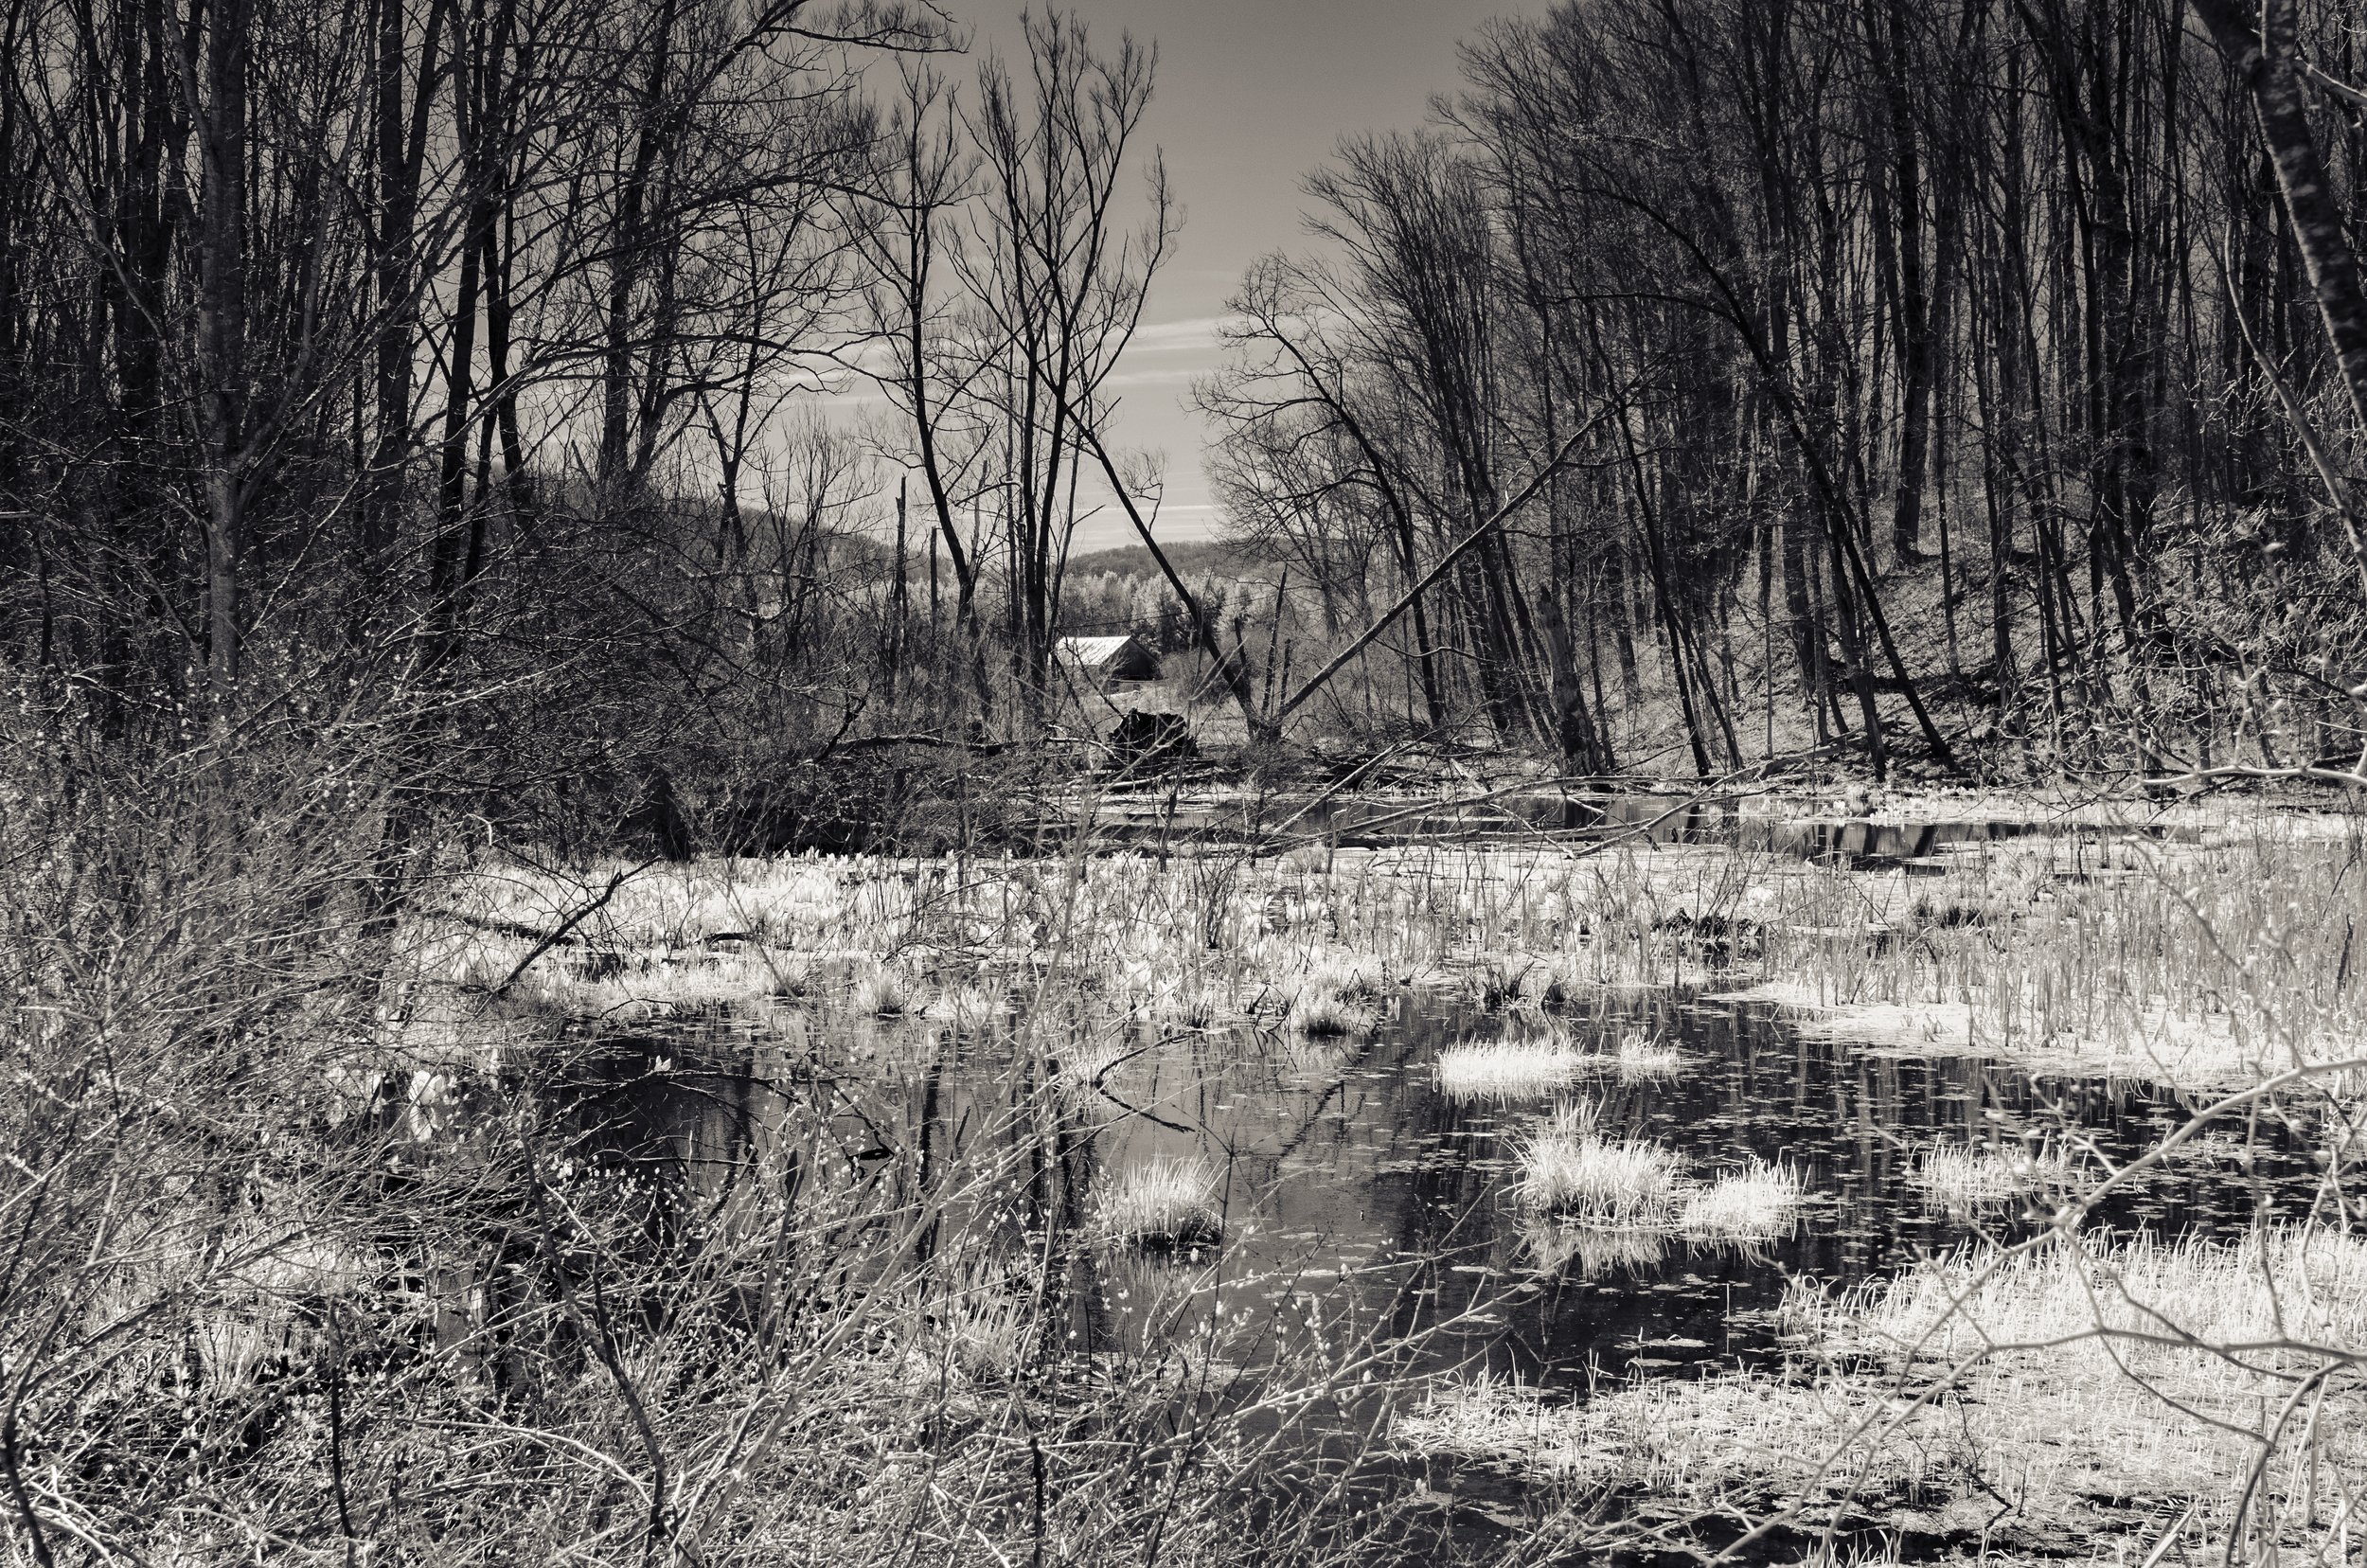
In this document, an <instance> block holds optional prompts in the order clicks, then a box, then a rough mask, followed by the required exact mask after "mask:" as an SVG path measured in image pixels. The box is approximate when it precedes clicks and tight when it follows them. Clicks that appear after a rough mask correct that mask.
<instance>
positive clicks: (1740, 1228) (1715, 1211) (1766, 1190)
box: [1677, 1160, 1808, 1241]
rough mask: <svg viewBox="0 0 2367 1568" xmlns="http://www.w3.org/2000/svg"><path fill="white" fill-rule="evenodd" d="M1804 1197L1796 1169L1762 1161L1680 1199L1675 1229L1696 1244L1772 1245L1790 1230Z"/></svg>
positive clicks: (1804, 1184)
mask: <svg viewBox="0 0 2367 1568" xmlns="http://www.w3.org/2000/svg"><path fill="white" fill-rule="evenodd" d="M1807 1195H1808V1182H1807V1178H1806V1176H1805V1175H1803V1174H1802V1173H1801V1172H1800V1171H1799V1170H1798V1169H1797V1168H1796V1167H1791V1166H1787V1165H1771V1164H1769V1163H1768V1162H1766V1161H1764V1160H1761V1161H1756V1162H1754V1163H1753V1164H1752V1165H1751V1166H1749V1167H1746V1168H1744V1169H1742V1170H1740V1171H1737V1172H1736V1173H1735V1174H1734V1175H1731V1176H1721V1177H1719V1178H1718V1179H1717V1181H1715V1182H1712V1183H1710V1184H1709V1185H1707V1186H1700V1187H1695V1188H1694V1189H1693V1190H1692V1191H1690V1192H1688V1193H1686V1194H1685V1200H1684V1212H1683V1214H1682V1216H1681V1217H1680V1218H1679V1220H1678V1221H1677V1223H1678V1228H1679V1229H1681V1230H1682V1231H1683V1232H1684V1233H1685V1234H1686V1235H1687V1236H1689V1237H1693V1238H1697V1239H1701V1240H1717V1241H1771V1240H1773V1239H1774V1238H1777V1237H1778V1236H1780V1235H1782V1234H1783V1233H1784V1232H1785V1231H1786V1230H1788V1229H1789V1228H1790V1225H1791V1221H1792V1217H1793V1216H1794V1215H1795V1214H1797V1213H1798V1212H1799V1209H1800V1204H1801V1203H1802V1201H1803V1200H1805V1199H1806V1197H1807Z"/></svg>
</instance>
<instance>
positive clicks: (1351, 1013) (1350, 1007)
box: [1281, 957, 1383, 1039]
mask: <svg viewBox="0 0 2367 1568" xmlns="http://www.w3.org/2000/svg"><path fill="white" fill-rule="evenodd" d="M1281 989H1282V992H1283V994H1284V995H1285V996H1286V997H1287V998H1288V1003H1289V1005H1288V1007H1286V1009H1285V1011H1284V1013H1283V1027H1284V1028H1286V1029H1288V1030H1289V1031H1290V1032H1291V1033H1292V1034H1301V1035H1316V1036H1331V1037H1338V1038H1348V1039H1353V1038H1356V1037H1359V1036H1362V1035H1368V1034H1370V1033H1372V1032H1373V1031H1374V1030H1375V1029H1376V1028H1378V1027H1379V1026H1380V1002H1381V998H1382V995H1383V989H1382V983H1381V978H1380V974H1379V971H1378V970H1377V969H1376V968H1375V967H1373V966H1372V965H1370V964H1368V963H1363V962H1359V961H1357V960H1354V959H1346V958H1339V957H1326V958H1320V959H1317V960H1316V961H1315V962H1313V963H1311V964H1309V965H1308V967H1307V968H1306V969H1305V970H1304V971H1301V972H1299V973H1298V974H1296V975H1292V976H1290V977H1288V978H1287V979H1285V980H1284V981H1283V982H1282V986H1281Z"/></svg>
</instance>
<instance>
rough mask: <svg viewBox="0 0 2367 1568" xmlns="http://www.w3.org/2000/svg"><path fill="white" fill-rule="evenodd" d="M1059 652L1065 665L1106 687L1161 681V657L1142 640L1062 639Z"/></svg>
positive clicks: (1129, 637) (1117, 638)
mask: <svg viewBox="0 0 2367 1568" xmlns="http://www.w3.org/2000/svg"><path fill="white" fill-rule="evenodd" d="M1056 651H1057V652H1058V653H1059V658H1060V662H1061V663H1062V664H1065V665H1068V666H1069V667H1071V668H1074V669H1076V670H1077V672H1078V673H1079V674H1081V675H1083V676H1085V677H1086V678H1087V679H1089V680H1092V681H1094V682H1095V683H1097V684H1099V685H1102V686H1110V685H1112V684H1115V683H1117V682H1120V681H1155V680H1157V679H1158V678H1159V655H1158V654H1156V653H1153V652H1152V651H1151V650H1149V649H1148V648H1146V647H1144V646H1143V641H1142V639H1141V638H1140V637H1136V636H1123V637H1062V638H1061V639H1060V641H1059V645H1058V648H1057V650H1056Z"/></svg>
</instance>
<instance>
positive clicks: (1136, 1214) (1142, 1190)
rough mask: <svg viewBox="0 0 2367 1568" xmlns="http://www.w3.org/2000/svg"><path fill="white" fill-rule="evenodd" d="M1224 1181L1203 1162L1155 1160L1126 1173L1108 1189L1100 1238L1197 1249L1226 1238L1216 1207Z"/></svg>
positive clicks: (1104, 1195)
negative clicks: (1103, 1236)
mask: <svg viewBox="0 0 2367 1568" xmlns="http://www.w3.org/2000/svg"><path fill="white" fill-rule="evenodd" d="M1220 1187H1221V1181H1220V1179H1219V1175H1218V1172H1217V1167H1215V1166H1213V1165H1211V1164H1209V1163H1208V1162H1207V1161H1206V1160H1202V1159H1196V1158H1195V1159H1181V1160H1152V1161H1150V1162H1148V1164H1145V1165H1138V1166H1134V1167H1130V1168H1129V1169H1127V1170H1125V1171H1123V1172H1121V1173H1120V1174H1119V1175H1118V1176H1117V1178H1116V1179H1115V1180H1114V1181H1112V1183H1111V1184H1110V1185H1109V1186H1108V1187H1107V1188H1106V1189H1104V1191H1103V1193H1102V1196H1101V1203H1100V1206H1099V1211H1098V1215H1097V1218H1098V1219H1099V1221H1100V1224H1101V1230H1102V1234H1103V1235H1105V1236H1107V1237H1109V1238H1112V1239H1113V1240H1122V1241H1131V1242H1133V1243H1134V1244H1135V1245H1137V1246H1143V1247H1199V1246H1207V1245H1211V1244H1213V1243H1214V1242H1215V1241H1217V1240H1218V1238H1220V1237H1221V1236H1222V1235H1223V1234H1224V1213H1223V1210H1222V1209H1221V1208H1219V1206H1218V1202H1217V1200H1218V1194H1219V1190H1220Z"/></svg>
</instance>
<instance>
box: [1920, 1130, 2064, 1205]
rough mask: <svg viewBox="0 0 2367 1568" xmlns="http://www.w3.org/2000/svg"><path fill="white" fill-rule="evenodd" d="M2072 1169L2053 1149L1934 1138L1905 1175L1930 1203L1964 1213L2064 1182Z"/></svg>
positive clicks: (2009, 1200) (2060, 1184)
mask: <svg viewBox="0 0 2367 1568" xmlns="http://www.w3.org/2000/svg"><path fill="white" fill-rule="evenodd" d="M2072 1174H2073V1172H2072V1166H2071V1162H2070V1161H2069V1160H2068V1159H2066V1158H2065V1157H2064V1156H2063V1155H2061V1154H2059V1153H2056V1152H2053V1151H2046V1150H2042V1151H2039V1152H2036V1153H2034V1152H2032V1151H2031V1150H2029V1149H1984V1148H1975V1147H1970V1146H1967V1145H1963V1144H1933V1145H1931V1147H1930V1148H1928V1149H1925V1150H1924V1151H1923V1153H1922V1154H1921V1155H1920V1156H1919V1157H1918V1158H1917V1159H1916V1161H1915V1165H1914V1168H1913V1170H1911V1171H1909V1172H1908V1173H1907V1181H1908V1185H1911V1186H1913V1187H1914V1188H1915V1189H1916V1190H1917V1191H1918V1192H1920V1193H1922V1194H1923V1202H1924V1203H1925V1205H1926V1206H1927V1207H1930V1208H1934V1209H1941V1210H1945V1211H1947V1212H1949V1213H1955V1214H1963V1213H1968V1212H1970V1211H1972V1210H1974V1209H1979V1208H1986V1207H1991V1206H1994V1205H1996V1204H2000V1203H2012V1202H2014V1201H2015V1200H2016V1199H2019V1198H2023V1197H2027V1196H2028V1195H2030V1194H2032V1193H2035V1192H2039V1191H2043V1190H2046V1189H2049V1188H2056V1187H2061V1186H2063V1185H2065V1184H2067V1183H2068V1182H2070V1181H2071V1179H2072Z"/></svg>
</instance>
